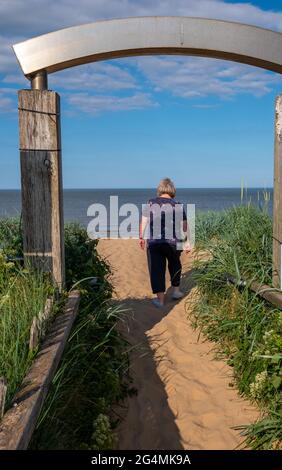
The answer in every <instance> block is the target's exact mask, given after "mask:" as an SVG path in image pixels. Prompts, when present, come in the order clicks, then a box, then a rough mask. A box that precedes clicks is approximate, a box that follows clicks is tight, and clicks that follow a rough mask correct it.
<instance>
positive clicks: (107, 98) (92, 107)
mask: <svg viewBox="0 0 282 470" xmlns="http://www.w3.org/2000/svg"><path fill="white" fill-rule="evenodd" d="M66 99H67V101H68V103H69V104H70V105H72V106H74V108H75V109H77V110H78V111H82V112H84V113H89V114H94V115H95V114H99V113H101V112H107V111H132V110H138V109H144V108H148V107H154V106H157V103H156V102H154V101H153V99H152V98H151V96H150V95H149V94H148V93H135V94H133V95H131V96H112V95H91V94H89V93H73V94H68V95H67V96H66Z"/></svg>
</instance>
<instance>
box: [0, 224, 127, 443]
mask: <svg viewBox="0 0 282 470" xmlns="http://www.w3.org/2000/svg"><path fill="white" fill-rule="evenodd" d="M65 252H66V289H67V291H68V290H69V289H71V288H74V287H75V288H76V289H79V290H80V292H81V303H80V309H79V314H78V317H77V320H76V322H75V325H74V327H73V329H72V331H71V334H70V337H69V339H68V343H67V346H66V349H65V352H64V355H63V358H62V361H61V363H60V366H59V368H58V370H57V372H56V374H55V377H54V379H53V381H52V384H51V388H50V390H49V393H48V395H47V399H46V401H45V404H44V407H43V410H42V413H41V415H40V418H39V420H38V423H37V428H36V431H35V433H34V435H33V440H32V443H31V447H32V448H40V449H50V448H51V449H55V448H60V449H66V448H69V449H71V448H74V449H77V448H89V449H92V448H112V446H114V443H115V435H114V432H113V429H114V427H115V426H116V423H117V420H118V419H117V416H114V415H113V414H112V406H113V403H115V402H117V401H118V400H119V399H121V398H122V397H123V396H124V395H125V394H126V393H127V392H128V382H129V381H130V378H129V375H128V367H129V365H128V356H127V353H126V349H127V343H126V342H125V341H124V340H123V338H122V336H121V335H120V334H119V332H118V330H117V328H116V325H117V322H118V321H121V320H122V316H123V315H124V312H123V311H122V309H120V308H117V307H114V306H111V305H109V301H110V299H111V295H112V285H111V281H110V276H111V272H110V268H109V265H108V264H107V263H106V262H105V261H104V260H103V259H101V258H100V257H99V255H98V252H97V240H90V239H89V238H88V235H87V232H86V229H85V228H84V227H82V226H80V225H79V224H76V223H72V224H67V225H66V227H65ZM22 255H23V249H22V232H21V224H20V219H1V220H0V347H1V355H0V377H2V376H3V377H4V378H5V380H6V382H7V384H8V390H7V398H6V407H5V408H6V409H8V408H9V407H10V405H11V400H12V398H13V396H14V394H15V392H16V391H17V389H18V387H19V386H20V384H21V382H22V379H23V378H24V376H25V374H26V372H27V370H28V368H29V367H30V365H31V363H32V361H33V359H34V357H35V355H36V352H37V351H32V352H31V351H30V350H29V337H30V327H31V324H32V320H33V317H34V316H36V315H38V314H39V312H40V311H41V310H42V309H43V307H44V305H45V302H46V299H47V296H50V294H53V287H52V285H51V282H50V279H49V276H48V275H43V274H40V273H37V272H34V271H33V270H31V269H26V268H24V267H23V265H22V264H23V263H22ZM91 281H92V282H91ZM93 281H94V282H93ZM63 297H64V296H63ZM57 310H58V311H59V308H57Z"/></svg>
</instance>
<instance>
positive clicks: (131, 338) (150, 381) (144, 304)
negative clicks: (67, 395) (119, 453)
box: [114, 270, 194, 450]
mask: <svg viewBox="0 0 282 470" xmlns="http://www.w3.org/2000/svg"><path fill="white" fill-rule="evenodd" d="M192 271H193V270H190V271H188V272H186V273H184V274H183V276H182V281H181V285H182V290H183V291H184V293H185V297H186V296H187V295H188V294H189V292H190V290H191V289H192V287H194V281H193V277H192V274H193V273H192ZM170 294H171V288H170V289H168V291H167V301H166V305H165V307H164V308H163V309H158V308H156V307H155V306H154V305H152V303H151V299H149V298H138V299H137V298H127V299H122V300H120V301H119V300H115V301H114V302H115V304H116V305H119V306H120V307H121V308H123V309H125V310H126V316H125V321H124V322H122V323H121V325H120V327H119V329H120V330H121V331H122V334H123V336H124V337H125V338H126V339H127V341H128V342H129V349H130V375H131V377H132V379H133V383H132V386H133V387H134V388H136V389H137V394H136V395H133V396H130V397H129V398H128V399H127V400H126V403H125V404H123V405H121V406H120V407H119V409H118V410H117V411H118V414H119V415H120V416H121V417H122V421H121V424H120V425H119V429H118V435H119V449H122V450H125V449H130V450H142V449H151V450H170V449H173V450H180V449H183V446H182V444H181V440H180V435H179V430H178V427H177V425H176V423H175V418H176V417H175V416H174V414H173V413H172V411H171V409H170V406H169V403H168V396H167V393H166V390H165V384H164V382H163V381H162V380H161V379H160V377H159V375H158V372H157V365H159V363H160V361H166V360H168V359H167V358H166V357H163V356H161V354H159V352H158V350H159V349H160V348H161V346H163V345H164V342H165V341H167V340H165V338H162V335H163V333H160V334H153V332H152V331H151V330H152V329H153V328H154V326H155V325H157V324H158V323H160V322H161V321H162V320H163V318H164V317H166V316H167V315H169V313H170V312H171V310H172V309H173V308H174V307H175V305H176V304H177V303H178V302H175V301H173V300H171V299H170ZM182 302H183V300H182ZM184 302H185V300H184ZM183 305H184V303H183ZM183 308H184V307H183Z"/></svg>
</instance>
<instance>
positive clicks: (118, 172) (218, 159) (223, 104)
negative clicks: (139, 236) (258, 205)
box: [0, 0, 282, 189]
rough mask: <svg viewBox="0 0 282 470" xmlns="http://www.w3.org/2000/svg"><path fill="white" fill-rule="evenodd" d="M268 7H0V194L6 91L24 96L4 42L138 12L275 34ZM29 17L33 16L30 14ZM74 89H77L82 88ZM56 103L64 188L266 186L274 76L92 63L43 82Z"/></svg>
mask: <svg viewBox="0 0 282 470" xmlns="http://www.w3.org/2000/svg"><path fill="white" fill-rule="evenodd" d="M279 3H280V2H278V1H274V0H273V1H271V0H270V1H266V0H261V1H252V2H251V1H250V2H246V1H241V2H232V1H229V0H228V1H227V0H225V1H223V0H155V1H154V2H153V1H152V0H151V1H149V0H138V1H137V0H107V1H104V0H81V1H80V2H77V1H76V0H56V1H54V0H49V2H48V9H47V12H48V14H46V15H42V11H44V10H46V2H45V1H43V0H25V1H24V0H10V1H9V2H8V1H4V0H1V1H0V142H1V146H0V148H1V151H0V152H1V154H0V189H6V188H18V187H19V186H20V174H19V155H18V123H17V100H16V91H17V90H18V89H20V88H26V87H27V86H28V82H27V81H26V80H25V78H24V77H23V76H22V74H21V72H20V70H19V67H18V65H17V62H16V60H15V57H14V55H13V53H12V52H11V48H10V46H11V44H14V43H16V42H19V41H21V40H24V39H27V38H30V37H32V36H36V35H39V34H43V33H46V32H48V31H53V30H56V29H60V28H62V27H66V26H72V25H75V24H82V23H86V22H91V21H95V20H97V19H104V18H115V17H126V16H138V15H186V16H201V17H213V18H219V19H228V20H234V21H240V22H243V23H250V24H256V25H259V26H263V27H267V28H271V29H273V30H276V31H281V32H282V6H281V8H279V5H278V4H279ZM31 12H32V14H31ZM85 84H87V86H86V87H85ZM49 86H50V88H51V89H54V90H56V91H58V92H59V93H60V95H61V103H62V137H63V179H64V186H65V187H67V188H72V187H78V188H83V187H84V188H89V187H93V188H95V187H100V188H101V187H152V186H155V185H156V183H157V182H158V180H159V179H160V178H161V177H163V176H171V177H172V178H173V179H174V180H175V183H176V184H177V186H178V187H236V186H240V184H241V181H242V179H243V180H244V183H245V184H246V185H247V186H248V187H257V186H259V187H269V186H272V179H273V140H274V135H273V134H274V131H273V127H274V126H273V120H274V100H275V96H276V95H277V94H279V93H281V90H282V77H280V76H279V75H277V74H274V73H271V72H267V71H264V70H261V69H258V68H254V67H250V66H245V65H241V64H235V63H232V62H224V61H219V60H213V59H205V58H195V57H194V58H191V57H176V56H175V57H174V56H162V57H159V56H154V57H146V58H145V57H136V58H130V59H119V60H114V61H106V62H99V63H96V64H90V65H87V66H81V67H76V68H74V69H71V70H68V71H64V72H60V73H57V74H53V75H50V77H49Z"/></svg>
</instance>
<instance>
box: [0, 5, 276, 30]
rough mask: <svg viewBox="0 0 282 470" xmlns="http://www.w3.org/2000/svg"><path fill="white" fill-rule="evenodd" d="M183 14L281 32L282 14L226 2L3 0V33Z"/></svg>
mask: <svg viewBox="0 0 282 470" xmlns="http://www.w3.org/2000/svg"><path fill="white" fill-rule="evenodd" d="M142 15H144V16H148V15H183V16H201V17H209V18H219V19H226V20H232V21H240V22H245V23H251V24H256V25H258V26H264V27H267V28H273V29H276V30H280V31H281V30H282V12H274V11H265V10H263V9H261V8H259V7H258V6H254V5H252V4H251V0H250V3H240V2H239V3H238V2H234V3H230V2H225V1H224V0H154V2H152V1H151V0H106V1H105V0H80V1H79V2H78V1H77V0H49V1H48V4H47V3H46V1H45V0H12V1H7V0H6V1H5V0H2V1H1V3H0V30H1V31H2V34H3V32H8V34H9V35H25V36H26V37H30V36H32V35H36V34H43V33H45V32H48V31H52V30H54V29H59V28H63V27H66V26H72V25H74V24H81V23H89V22H91V21H95V20H98V19H106V18H116V17H117V18H122V17H127V16H142Z"/></svg>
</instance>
